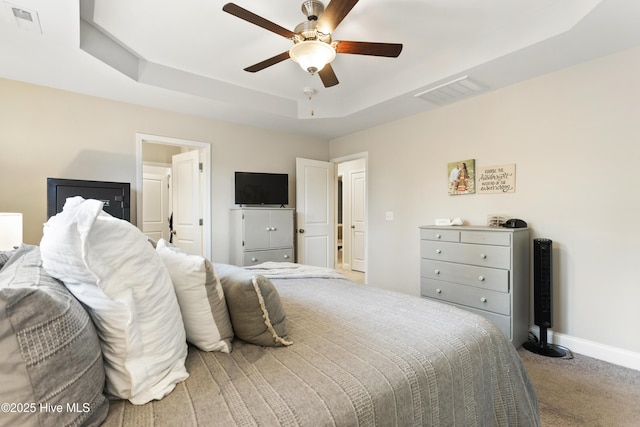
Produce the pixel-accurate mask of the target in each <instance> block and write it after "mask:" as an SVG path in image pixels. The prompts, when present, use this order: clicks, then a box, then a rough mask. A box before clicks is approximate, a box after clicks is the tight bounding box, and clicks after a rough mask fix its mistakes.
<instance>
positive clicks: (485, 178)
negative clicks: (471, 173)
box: [478, 164, 516, 194]
mask: <svg viewBox="0 0 640 427" xmlns="http://www.w3.org/2000/svg"><path fill="white" fill-rule="evenodd" d="M515 192H516V165H515V164H512V165H499V166H483V167H479V168H478V193H480V194H493V193H515Z"/></svg>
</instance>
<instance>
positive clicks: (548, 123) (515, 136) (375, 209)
mask: <svg viewBox="0 0 640 427" xmlns="http://www.w3.org/2000/svg"><path fill="white" fill-rule="evenodd" d="M639 75H640V49H635V50H630V51H626V52H623V53H619V54H617V55H614V56H611V57H607V58H604V59H600V60H596V61H593V62H589V63H584V64H581V65H579V66H576V67H573V68H570V69H566V70H563V71H560V72H556V73H553V74H549V75H546V76H543V77H541V78H537V79H535V80H530V81H528V82H525V83H521V84H518V85H514V86H511V87H508V88H505V89H502V90H497V91H495V92H490V93H488V94H485V95H482V96H478V97H475V98H472V99H469V100H466V101H463V102H458V103H456V104H452V105H450V106H447V107H443V108H440V109H437V110H433V111H431V112H427V113H423V114H420V115H416V116H414V117H410V118H407V119H404V120H400V121H396V122H394V123H391V124H387V125H383V126H380V127H377V128H375V129H369V130H366V131H363V132H360V133H357V134H354V135H350V136H347V137H343V138H340V139H337V140H334V141H331V150H330V155H331V157H332V158H337V157H341V156H345V155H348V154H350V153H359V152H364V151H366V152H368V155H369V163H368V177H369V181H368V189H369V228H368V230H369V234H368V238H369V241H368V245H369V262H368V266H369V267H368V268H369V272H368V273H369V274H368V276H367V277H368V281H369V283H370V284H372V285H374V286H378V287H382V288H389V289H395V290H399V291H401V292H406V293H409V294H414V295H418V294H419V274H420V273H419V256H420V255H419V241H418V239H419V238H418V226H419V225H421V224H433V221H434V219H435V218H454V217H458V216H460V217H462V218H464V219H466V220H467V221H468V222H469V223H471V224H474V225H485V224H486V216H487V215H488V214H492V213H505V214H509V215H511V216H513V217H517V218H523V219H524V220H526V221H527V222H528V223H529V225H530V227H531V228H532V233H533V234H532V237H533V238H536V237H545V238H549V239H552V240H553V241H554V246H553V249H554V253H553V255H554V258H553V261H554V266H553V267H554V280H555V282H554V297H555V301H554V327H553V330H554V331H555V333H556V334H558V335H557V337H558V339H560V340H562V339H564V341H565V342H567V343H569V344H571V345H573V346H574V347H577V348H579V349H581V350H584V351H585V352H586V351H590V352H591V353H592V354H594V355H596V356H598V355H601V354H597V353H598V352H600V351H602V353H613V354H615V355H616V356H615V357H616V358H617V360H616V362H617V363H620V364H626V365H633V366H634V367H635V368H636V369H640V332H639V330H638V325H640V310H638V304H639V302H640V262H639V260H638V257H639V256H640V250H638V247H639V245H640V220H639V218H640V195H639V194H640V189H638V184H640V178H638V172H637V169H638V167H639V166H640V85H639V84H638V83H637V79H638V76H639ZM464 159H475V160H476V165H477V166H491V165H501V164H513V163H515V164H516V176H517V177H516V192H515V193H513V194H497V195H481V194H475V195H460V196H448V195H447V163H448V162H453V161H458V160H464ZM386 211H393V212H394V214H395V217H394V221H392V222H390V221H385V212H386ZM531 323H533V321H532V322H531ZM583 340H584V341H586V342H583ZM608 346H611V347H613V348H609V347H608ZM574 350H576V348H574ZM629 352H631V353H629ZM623 359H624V360H623Z"/></svg>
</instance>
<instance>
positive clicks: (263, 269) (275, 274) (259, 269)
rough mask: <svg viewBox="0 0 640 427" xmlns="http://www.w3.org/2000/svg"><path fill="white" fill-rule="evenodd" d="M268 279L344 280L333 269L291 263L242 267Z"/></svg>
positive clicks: (271, 263) (264, 263) (266, 263)
mask: <svg viewBox="0 0 640 427" xmlns="http://www.w3.org/2000/svg"><path fill="white" fill-rule="evenodd" d="M244 268H245V269H247V270H250V271H251V272H253V273H255V274H261V275H263V276H264V277H267V278H269V279H346V277H345V276H344V275H343V274H340V273H338V272H337V271H336V270H334V269H333V268H326V267H316V266H313V265H303V264H296V263H293V262H273V261H270V262H263V263H262V264H256V265H251V266H246V267H244Z"/></svg>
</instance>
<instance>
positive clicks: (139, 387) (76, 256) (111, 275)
mask: <svg viewBox="0 0 640 427" xmlns="http://www.w3.org/2000/svg"><path fill="white" fill-rule="evenodd" d="M102 206H103V203H102V202H100V201H98V200H84V199H83V198H82V197H73V198H69V199H67V201H66V203H65V205H64V208H63V211H62V212H61V213H59V214H58V215H56V216H53V217H51V218H50V219H49V221H48V222H47V223H46V224H45V226H44V236H43V238H42V241H41V242H40V251H41V254H42V261H43V267H44V268H45V270H47V272H49V274H51V275H52V276H54V277H56V278H58V279H59V280H61V281H63V282H64V284H65V286H66V287H67V288H68V289H69V291H71V293H73V294H74V295H75V297H76V298H77V299H78V300H80V301H81V302H82V303H83V304H84V305H85V306H86V308H87V311H88V312H89V314H90V315H91V317H92V319H93V322H94V324H95V326H96V329H97V331H98V335H99V337H100V340H101V346H102V352H103V356H104V364H105V372H106V377H107V381H106V391H107V393H108V394H109V395H111V396H114V397H118V398H122V399H129V401H131V403H133V404H136V405H141V404H144V403H147V402H149V401H151V400H154V399H161V398H163V397H164V396H165V395H167V394H168V393H169V392H171V391H172V390H173V389H174V387H175V385H176V383H178V382H180V381H183V380H185V379H186V378H187V377H188V376H189V374H188V373H187V371H186V369H185V366H184V361H185V358H186V356H187V344H186V335H185V331H184V325H183V323H182V317H181V315H180V308H179V306H178V303H177V300H176V296H175V293H174V290H173V285H172V283H171V277H170V276H169V273H168V272H167V269H166V268H165V267H164V265H163V263H162V261H161V260H160V257H159V256H158V254H157V253H156V251H155V250H154V249H153V247H152V246H151V245H150V244H149V242H148V240H147V237H146V236H145V235H144V234H142V232H141V231H140V230H138V229H137V228H136V227H135V226H133V225H131V224H130V223H128V222H126V221H123V220H120V219H117V218H113V217H112V216H111V215H109V214H107V213H105V212H103V211H102Z"/></svg>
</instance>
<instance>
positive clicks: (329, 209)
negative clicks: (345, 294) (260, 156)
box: [296, 158, 335, 268]
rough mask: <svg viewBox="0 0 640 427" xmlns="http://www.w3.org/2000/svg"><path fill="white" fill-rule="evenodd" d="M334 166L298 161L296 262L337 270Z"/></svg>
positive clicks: (309, 160) (318, 162)
mask: <svg viewBox="0 0 640 427" xmlns="http://www.w3.org/2000/svg"><path fill="white" fill-rule="evenodd" d="M334 186H335V165H334V164H333V163H331V162H323V161H319V160H311V159H303V158H297V159H296V215H297V232H298V234H297V236H298V242H297V243H298V244H297V262H298V263H300V264H307V265H315V266H319V267H331V268H333V267H334V265H333V264H334V256H335V252H334V250H335V239H334V221H335V220H334V215H335V212H334Z"/></svg>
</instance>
